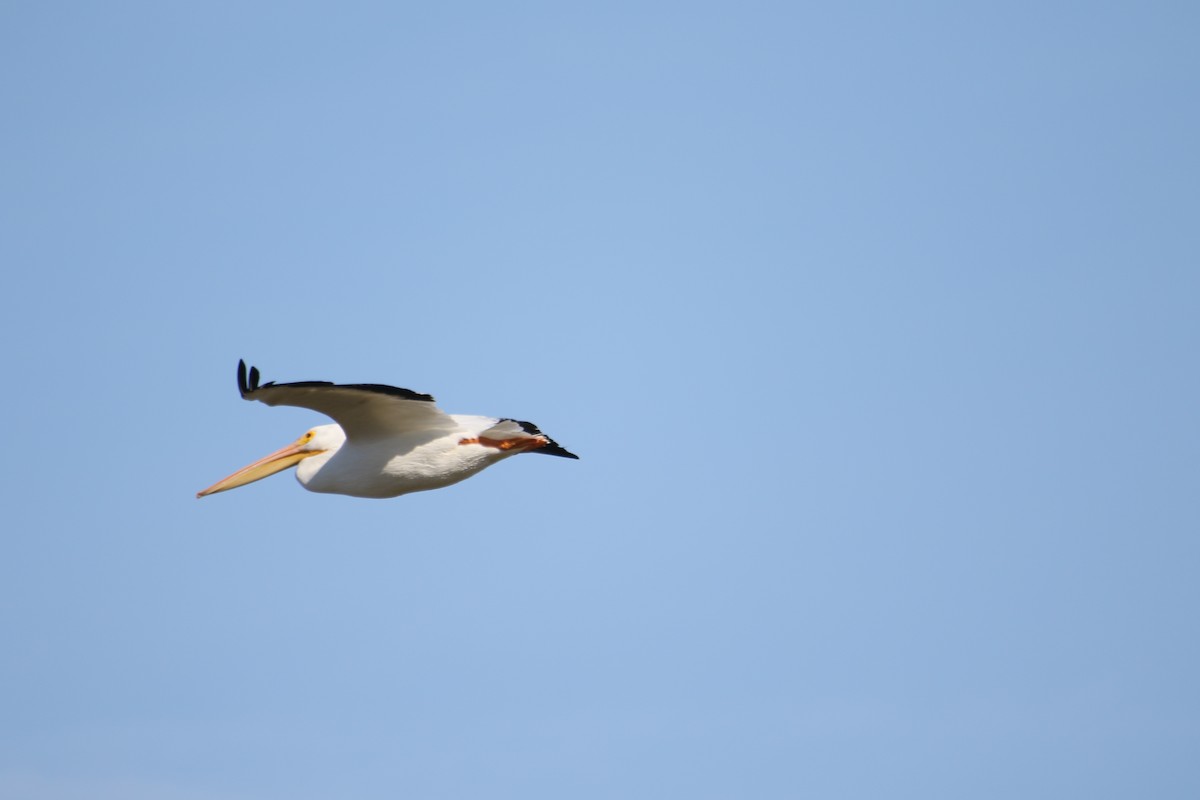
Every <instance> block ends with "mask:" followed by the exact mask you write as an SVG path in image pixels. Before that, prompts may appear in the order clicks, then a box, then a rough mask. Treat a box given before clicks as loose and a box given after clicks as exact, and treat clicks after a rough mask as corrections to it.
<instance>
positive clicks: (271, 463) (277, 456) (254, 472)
mask: <svg viewBox="0 0 1200 800" xmlns="http://www.w3.org/2000/svg"><path fill="white" fill-rule="evenodd" d="M307 442H308V437H307V436H302V437H301V438H299V439H297V440H296V441H295V442H292V443H291V444H289V445H288V446H287V447H284V448H282V449H280V450H276V451H275V452H274V453H271V454H270V455H268V456H263V457H262V458H260V459H259V460H258V461H255V462H254V463H253V464H250V465H249V466H245V467H242V468H241V469H239V470H238V471H237V472H235V473H233V474H232V475H230V476H229V477H228V478H222V479H221V480H219V481H217V482H216V483H214V484H213V485H212V486H210V487H208V488H207V489H205V490H204V491H201V492H197V493H196V497H197V498H201V497H207V496H208V495H210V494H216V493H217V492H224V491H228V490H229V489H236V488H237V487H239V486H245V485H246V484H247V483H254V482H255V481H261V480H262V479H263V478H269V477H270V476H272V475H274V474H275V473H276V472H280V471H282V470H285V469H287V468H288V467H291V466H294V465H296V464H298V463H299V462H301V461H303V460H304V459H306V458H308V457H309V456H315V455H316V454H317V453H322V452H324V451H323V450H305V449H303V448H304V445H305V444H306V443H307Z"/></svg>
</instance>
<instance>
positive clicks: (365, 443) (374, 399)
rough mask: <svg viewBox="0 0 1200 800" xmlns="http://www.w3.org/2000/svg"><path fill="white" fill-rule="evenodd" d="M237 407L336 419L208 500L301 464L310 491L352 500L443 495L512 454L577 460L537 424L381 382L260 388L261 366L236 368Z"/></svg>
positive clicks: (228, 481)
mask: <svg viewBox="0 0 1200 800" xmlns="http://www.w3.org/2000/svg"><path fill="white" fill-rule="evenodd" d="M237 378H238V391H240V392H241V395H242V399H243V400H258V401H259V402H262V403H266V404H267V405H269V406H299V407H301V408H311V409H312V410H314V411H320V412H321V413H322V414H326V415H328V416H330V417H332V418H333V420H334V422H335V423H337V424H334V425H318V426H317V427H315V428H312V429H310V430H309V431H308V432H307V433H305V434H304V435H303V436H301V437H300V438H299V439H297V440H296V441H294V442H292V443H291V444H289V445H288V446H287V447H284V448H282V449H280V450H277V451H275V452H274V453H271V454H270V455H268V456H264V457H263V458H260V459H259V460H258V461H255V462H254V463H253V464H251V465H249V466H247V467H243V468H242V469H239V470H238V471H237V472H235V473H233V474H232V475H230V476H229V477H228V478H225V479H224V480H220V481H217V482H216V483H214V484H213V485H212V486H210V487H208V488H207V489H205V490H204V491H202V492H199V493H198V494H197V495H196V497H204V496H206V495H210V494H216V493H217V492H224V491H226V490H228V489H235V488H237V487H238V486H244V485H246V484H247V483H253V482H254V481H257V480H262V479H263V478H266V477H267V476H269V475H274V474H275V473H276V472H279V471H281V470H284V469H287V468H288V467H290V466H293V465H297V467H296V479H297V480H298V481H300V484H301V485H302V486H303V487H304V488H305V489H308V490H309V491H310V492H325V493H329V494H348V495H353V496H354V497H396V496H398V495H402V494H408V493H409V492H423V491H426V490H428V489H440V488H441V487H443V486H449V485H450V484H452V483H458V482H459V481H461V480H464V479H466V478H469V477H471V476H472V475H474V474H475V473H477V472H479V471H480V470H482V469H484V468H486V467H490V466H491V465H492V464H495V463H496V462H498V461H503V460H504V459H506V458H508V457H509V456H514V455H516V454H517V453H545V454H546V455H551V456H563V457H565V458H579V456H577V455H575V454H574V453H571V452H568V451H567V450H565V449H564V448H562V447H560V446H559V444H558V443H557V442H555V441H554V440H553V439H551V438H550V437H549V436H547V435H545V434H544V433H542V432H541V431H539V430H538V429H537V426H536V425H533V424H532V423H529V422H521V421H519V420H515V419H500V418H496V417H475V416H465V415H462V414H446V413H444V412H442V411H441V410H439V409H438V407H437V406H436V405H434V402H433V398H432V397H431V396H429V395H427V394H419V393H417V392H411V391H409V390H408V389H399V388H397V387H395V386H383V385H381V384H377V383H350V384H342V385H338V384H333V383H330V382H328V381H303V382H300V383H274V382H271V383H264V384H262V385H261V386H260V385H259V382H258V381H259V373H258V368H257V367H251V368H250V374H249V379H248V380H247V375H246V362H245V361H239V362H238V372H237Z"/></svg>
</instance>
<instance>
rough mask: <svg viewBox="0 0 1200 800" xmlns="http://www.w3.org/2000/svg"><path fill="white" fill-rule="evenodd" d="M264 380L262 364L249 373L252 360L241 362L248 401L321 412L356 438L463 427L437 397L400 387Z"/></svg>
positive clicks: (240, 388)
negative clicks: (259, 369)
mask: <svg viewBox="0 0 1200 800" xmlns="http://www.w3.org/2000/svg"><path fill="white" fill-rule="evenodd" d="M258 381H259V372H258V368H257V367H251V368H250V373H249V376H247V373H246V362H245V361H239V362H238V391H240V392H241V394H242V399H244V400H257V401H259V402H260V403H266V404H267V405H269V406H298V407H300V408H311V409H312V410H313V411H319V412H321V413H322V414H325V415H327V416H329V417H331V418H333V421H334V422H336V423H337V424H338V425H341V426H342V430H344V431H345V432H346V438H347V439H350V440H360V441H361V440H366V439H375V438H379V437H387V436H402V435H405V434H429V435H430V436H436V435H440V434H442V433H448V432H450V431H453V430H456V429H457V428H458V425H457V424H456V423H455V422H454V420H453V419H452V418H451V417H450V415H449V414H445V413H443V412H442V411H441V410H440V409H439V408H438V407H437V406H436V405H434V402H433V397H432V396H430V395H427V394H420V393H418V392H413V391H409V390H408V389H401V388H398V387H396V386H384V385H383V384H378V383H347V384H335V383H330V382H329V381H301V382H299V383H274V382H269V383H264V384H262V385H259V382H258Z"/></svg>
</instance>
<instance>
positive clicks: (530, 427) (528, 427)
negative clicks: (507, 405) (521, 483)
mask: <svg viewBox="0 0 1200 800" xmlns="http://www.w3.org/2000/svg"><path fill="white" fill-rule="evenodd" d="M504 421H505V422H515V423H517V424H518V425H520V426H521V430H523V431H525V432H526V433H532V434H534V435H535V436H541V437H542V438H543V439H545V440H546V443H545V444H544V445H542V446H541V447H538V448H535V449H533V450H527V451H526V452H528V453H541V454H542V455H544V456H562V457H563V458H574V459H576V460H578V459H579V456H577V455H575V454H574V453H572V452H571V451H570V450H568V449H567V448H565V447H563V446H562V445H560V444H559V443H558V442H556V441H554V440H553V439H551V438H550V437H549V436H547V435H546V434H544V433H542V432H541V430H540V429H539V428H538V426H537V425H534V424H533V423H532V422H526V421H525V420H522V419H505V420H504Z"/></svg>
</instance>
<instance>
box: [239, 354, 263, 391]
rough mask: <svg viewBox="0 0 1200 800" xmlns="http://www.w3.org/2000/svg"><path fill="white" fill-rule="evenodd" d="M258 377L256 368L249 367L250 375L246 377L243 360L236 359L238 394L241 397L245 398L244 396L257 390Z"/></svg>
mask: <svg viewBox="0 0 1200 800" xmlns="http://www.w3.org/2000/svg"><path fill="white" fill-rule="evenodd" d="M259 377H260V375H259V374H258V367H251V368H250V374H249V376H247V374H246V361H245V359H241V358H239V359H238V372H237V379H238V392H239V393H240V394H241V395H242V397H245V396H246V395H248V394H250V393H251V392H253V391H255V390H256V389H258V380H259Z"/></svg>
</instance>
